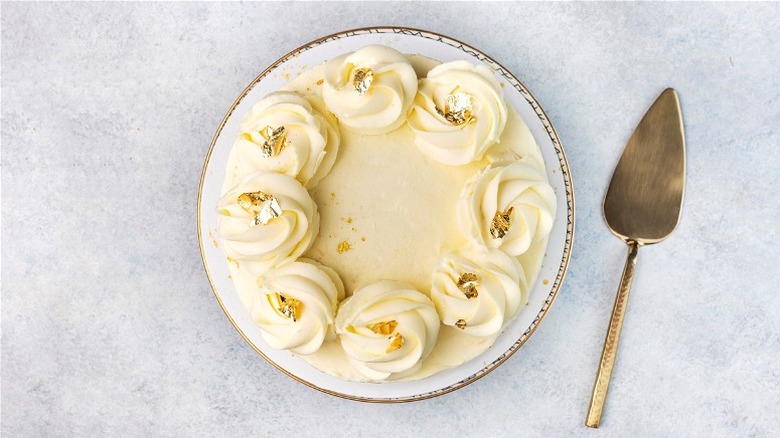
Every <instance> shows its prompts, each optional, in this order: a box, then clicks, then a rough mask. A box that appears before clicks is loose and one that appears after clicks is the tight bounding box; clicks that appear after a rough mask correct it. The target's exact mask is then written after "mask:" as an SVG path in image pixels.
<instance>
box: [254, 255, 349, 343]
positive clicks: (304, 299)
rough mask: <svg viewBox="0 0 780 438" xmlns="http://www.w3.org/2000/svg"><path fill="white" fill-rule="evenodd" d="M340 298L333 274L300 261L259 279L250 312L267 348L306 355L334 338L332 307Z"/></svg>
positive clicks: (341, 287) (338, 281)
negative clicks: (256, 297) (258, 286)
mask: <svg viewBox="0 0 780 438" xmlns="http://www.w3.org/2000/svg"><path fill="white" fill-rule="evenodd" d="M343 298H344V285H343V283H342V282H341V279H340V278H339V276H338V274H336V271H334V270H333V269H331V268H329V267H327V266H324V265H322V264H320V263H318V262H316V261H314V260H309V259H304V258H301V259H298V260H297V261H295V262H292V263H289V264H287V265H284V266H282V267H279V268H275V269H271V270H270V271H268V272H267V273H266V274H265V275H264V276H263V277H262V278H261V279H260V297H259V298H258V299H257V300H255V301H254V303H253V305H252V308H251V309H250V312H251V315H252V319H253V320H254V321H255V323H256V324H257V325H258V326H259V327H260V330H261V334H262V336H263V339H265V341H266V342H267V343H268V345H269V346H270V347H271V348H276V349H280V350H281V349H287V350H291V351H292V352H294V353H297V354H303V355H307V354H312V353H314V352H315V351H317V350H318V349H319V348H320V346H321V345H322V342H323V341H324V340H325V339H329V338H332V337H333V336H335V332H334V330H333V323H334V320H335V315H336V307H337V306H338V302H339V300H341V299H343Z"/></svg>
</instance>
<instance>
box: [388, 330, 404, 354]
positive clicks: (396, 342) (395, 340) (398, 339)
mask: <svg viewBox="0 0 780 438" xmlns="http://www.w3.org/2000/svg"><path fill="white" fill-rule="evenodd" d="M390 339H391V341H390V345H388V346H387V350H385V353H392V352H394V351H395V350H398V349H399V348H401V347H403V345H404V337H403V336H401V334H400V333H396V334H395V336H393V337H391V338H390Z"/></svg>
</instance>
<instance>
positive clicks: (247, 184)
mask: <svg viewBox="0 0 780 438" xmlns="http://www.w3.org/2000/svg"><path fill="white" fill-rule="evenodd" d="M257 191H262V192H264V193H267V194H270V195H273V196H274V197H276V199H277V201H278V203H279V206H280V207H281V209H282V212H281V215H279V217H275V218H273V219H271V220H270V221H268V223H267V224H257V225H252V218H253V217H254V214H253V213H252V212H248V211H246V210H244V209H243V208H242V207H241V206H240V205H239V204H238V197H239V196H240V195H241V194H242V193H251V192H257ZM217 208H218V212H219V223H218V228H217V229H218V233H219V236H220V239H221V240H222V244H223V248H224V251H225V254H226V255H227V256H228V257H231V258H233V259H235V260H236V261H238V262H239V263H240V264H241V266H243V267H246V269H249V270H250V272H252V273H253V274H255V275H260V274H262V273H264V272H265V271H266V270H268V269H269V268H271V267H273V266H279V265H282V264H285V263H289V262H291V261H293V260H295V259H296V258H298V257H300V256H301V255H303V253H304V252H306V250H308V249H309V247H310V246H311V244H312V241H313V240H314V239H315V238H316V237H317V233H319V228H320V216H319V213H318V212H317V204H315V203H314V201H313V200H312V199H311V196H310V195H309V192H307V191H306V189H305V188H304V187H303V186H302V185H301V183H300V182H298V181H297V180H295V179H294V178H292V177H290V176H287V175H281V174H278V173H267V172H256V173H251V174H249V175H247V176H246V178H244V179H243V180H242V181H241V182H239V183H238V184H237V185H236V186H235V187H233V188H232V189H229V190H228V191H227V192H226V193H225V194H224V195H223V196H222V198H221V199H220V200H219V203H218V207H217Z"/></svg>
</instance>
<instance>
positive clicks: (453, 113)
mask: <svg viewBox="0 0 780 438" xmlns="http://www.w3.org/2000/svg"><path fill="white" fill-rule="evenodd" d="M436 111H437V112H438V113H439V114H441V115H442V116H443V117H444V118H445V119H447V121H448V122H450V123H451V124H453V125H455V126H460V125H463V124H466V123H469V122H471V121H472V120H475V119H474V115H473V114H472V111H474V105H472V103H471V95H470V94H468V93H464V92H462V91H455V92H454V93H450V95H449V96H447V98H446V99H445V100H444V111H442V110H441V109H439V107H436Z"/></svg>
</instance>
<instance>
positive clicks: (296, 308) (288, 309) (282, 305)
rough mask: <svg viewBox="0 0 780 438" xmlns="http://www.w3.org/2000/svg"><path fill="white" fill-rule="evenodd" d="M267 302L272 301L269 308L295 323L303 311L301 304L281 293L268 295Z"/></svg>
mask: <svg viewBox="0 0 780 438" xmlns="http://www.w3.org/2000/svg"><path fill="white" fill-rule="evenodd" d="M268 300H269V301H272V303H271V306H272V307H274V308H275V309H276V310H277V311H278V312H279V313H281V314H282V316H284V317H285V318H287V319H292V320H293V322H297V321H298V318H300V316H301V311H302V310H303V303H302V302H301V301H300V300H296V299H295V298H290V297H288V296H285V295H284V294H282V293H281V292H276V293H274V294H271V295H268Z"/></svg>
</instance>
